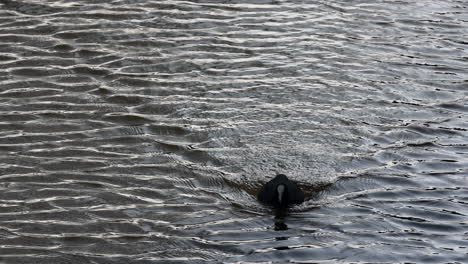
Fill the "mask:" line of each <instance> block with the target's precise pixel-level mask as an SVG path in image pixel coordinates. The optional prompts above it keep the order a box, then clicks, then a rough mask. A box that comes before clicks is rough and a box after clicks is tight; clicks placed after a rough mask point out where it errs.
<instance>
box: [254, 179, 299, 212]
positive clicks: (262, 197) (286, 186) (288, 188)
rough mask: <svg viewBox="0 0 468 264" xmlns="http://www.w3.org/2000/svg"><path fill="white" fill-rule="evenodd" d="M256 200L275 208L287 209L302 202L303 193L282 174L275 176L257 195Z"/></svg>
mask: <svg viewBox="0 0 468 264" xmlns="http://www.w3.org/2000/svg"><path fill="white" fill-rule="evenodd" d="M258 200H259V201H260V202H262V203H264V204H267V205H271V206H273V207H275V208H287V207H288V206H289V205H292V204H300V203H302V202H304V193H303V192H302V190H301V189H300V188H299V186H297V184H296V183H295V182H293V181H291V180H289V179H288V177H286V175H284V174H278V175H276V177H275V178H273V180H271V181H269V182H267V183H266V184H265V185H264V186H263V187H262V189H261V190H260V192H259V193H258Z"/></svg>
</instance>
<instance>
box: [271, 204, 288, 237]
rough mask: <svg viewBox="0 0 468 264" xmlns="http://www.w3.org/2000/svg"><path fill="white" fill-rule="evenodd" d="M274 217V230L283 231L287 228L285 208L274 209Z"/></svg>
mask: <svg viewBox="0 0 468 264" xmlns="http://www.w3.org/2000/svg"><path fill="white" fill-rule="evenodd" d="M274 213H275V218H274V224H275V226H274V230H275V231H284V230H288V225H287V224H286V222H285V220H286V216H287V214H288V212H287V209H283V208H281V209H275V210H274Z"/></svg>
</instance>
